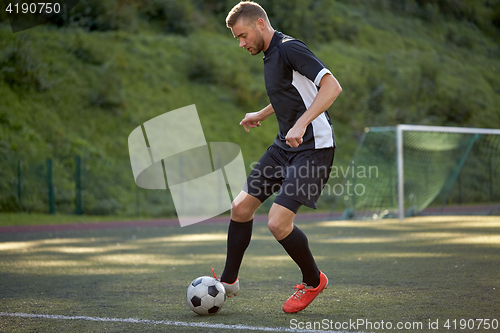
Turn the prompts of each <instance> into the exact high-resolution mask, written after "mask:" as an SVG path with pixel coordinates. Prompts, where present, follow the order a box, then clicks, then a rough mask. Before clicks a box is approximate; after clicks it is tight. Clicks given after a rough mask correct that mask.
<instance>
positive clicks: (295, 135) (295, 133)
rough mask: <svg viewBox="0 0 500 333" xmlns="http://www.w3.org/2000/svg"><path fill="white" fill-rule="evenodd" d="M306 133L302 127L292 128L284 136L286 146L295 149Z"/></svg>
mask: <svg viewBox="0 0 500 333" xmlns="http://www.w3.org/2000/svg"><path fill="white" fill-rule="evenodd" d="M305 133H306V129H305V128H304V127H298V126H293V127H292V128H290V130H289V131H288V133H287V134H286V137H285V140H286V144H287V145H288V146H290V147H293V148H297V147H298V146H299V145H300V144H301V143H302V137H303V136H304V134H305Z"/></svg>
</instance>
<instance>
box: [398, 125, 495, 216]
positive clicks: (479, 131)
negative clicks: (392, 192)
mask: <svg viewBox="0 0 500 333" xmlns="http://www.w3.org/2000/svg"><path fill="white" fill-rule="evenodd" d="M396 131H397V152H398V157H397V166H398V218H399V219H400V220H403V219H404V217H405V208H404V158H403V152H404V142H403V140H404V139H403V131H415V132H435V133H455V134H469V135H472V136H473V137H472V139H471V142H470V144H469V145H468V147H467V149H466V151H465V152H464V154H463V156H462V159H461V160H462V161H461V163H460V164H459V165H458V168H457V172H456V173H457V176H458V174H459V173H460V171H461V169H462V166H463V164H464V163H465V161H466V159H467V156H468V155H469V152H470V151H471V149H472V147H473V145H474V143H475V142H476V140H477V139H478V138H479V137H480V136H481V135H496V136H498V139H500V129H486V128H470V127H445V126H424V125H397V126H396ZM497 153H500V151H499V152H497ZM454 178H456V177H454Z"/></svg>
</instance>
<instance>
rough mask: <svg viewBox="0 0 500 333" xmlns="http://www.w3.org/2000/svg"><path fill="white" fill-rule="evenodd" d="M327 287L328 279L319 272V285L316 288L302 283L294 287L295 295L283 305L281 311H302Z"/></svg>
mask: <svg viewBox="0 0 500 333" xmlns="http://www.w3.org/2000/svg"><path fill="white" fill-rule="evenodd" d="M327 285H328V278H327V277H326V275H325V274H323V273H322V272H320V274H319V285H318V286H317V287H316V288H312V287H308V286H307V285H306V284H305V283H304V282H302V284H297V285H295V290H296V291H295V293H294V294H293V295H292V296H290V298H289V299H288V300H287V301H286V302H285V304H283V311H285V312H286V313H295V312H299V311H302V310H304V309H305V308H307V306H308V305H309V304H311V302H312V301H313V300H314V299H315V298H316V296H318V294H319V293H322V292H323V290H324V289H326V286H327Z"/></svg>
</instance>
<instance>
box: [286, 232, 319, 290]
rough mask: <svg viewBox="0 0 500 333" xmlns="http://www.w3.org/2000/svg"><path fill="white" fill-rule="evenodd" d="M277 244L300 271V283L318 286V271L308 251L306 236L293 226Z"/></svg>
mask: <svg viewBox="0 0 500 333" xmlns="http://www.w3.org/2000/svg"><path fill="white" fill-rule="evenodd" d="M279 243H280V244H281V246H283V248H284V249H285V251H286V252H287V253H288V255H289V256H290V257H292V259H293V261H295V263H297V265H299V267H300V270H301V271H302V281H303V282H305V283H306V284H307V285H308V286H312V287H313V288H316V287H317V286H318V285H319V269H318V266H316V262H315V261H314V258H313V256H312V254H311V250H309V242H308V241H307V237H306V235H305V234H304V233H303V232H302V230H300V229H299V228H297V226H294V228H293V230H292V232H291V233H290V234H289V235H288V236H286V237H285V238H284V239H282V240H280V241H279Z"/></svg>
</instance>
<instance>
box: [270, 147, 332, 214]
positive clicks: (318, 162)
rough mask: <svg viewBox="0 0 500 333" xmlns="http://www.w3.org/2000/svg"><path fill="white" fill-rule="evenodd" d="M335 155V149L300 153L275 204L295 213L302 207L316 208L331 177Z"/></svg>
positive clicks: (289, 170)
mask: <svg viewBox="0 0 500 333" xmlns="http://www.w3.org/2000/svg"><path fill="white" fill-rule="evenodd" d="M334 153H335V150H334V149H333V148H325V149H317V150H311V151H304V152H299V153H298V154H297V155H296V157H295V158H294V161H293V163H292V166H291V167H290V168H289V169H288V172H287V177H286V179H285V180H284V181H283V183H282V187H281V189H280V191H279V192H278V195H277V197H276V199H275V201H274V202H275V203H277V204H280V205H282V206H285V207H287V208H289V209H291V210H293V211H294V212H295V213H297V210H298V208H299V207H300V206H301V205H304V206H307V207H310V208H316V202H317V201H318V199H319V196H320V194H321V191H322V190H323V187H324V186H325V184H326V182H327V181H328V178H329V176H330V171H331V167H332V163H333V157H334Z"/></svg>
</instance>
